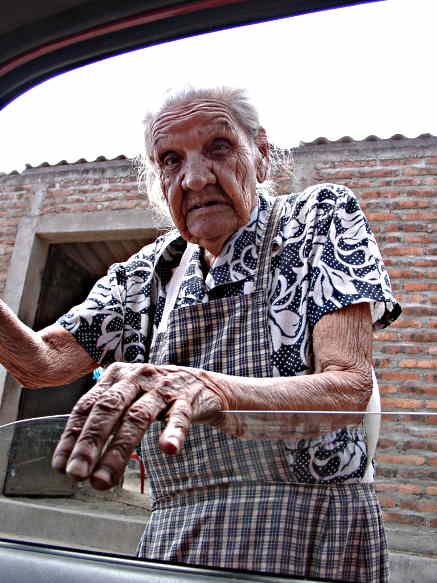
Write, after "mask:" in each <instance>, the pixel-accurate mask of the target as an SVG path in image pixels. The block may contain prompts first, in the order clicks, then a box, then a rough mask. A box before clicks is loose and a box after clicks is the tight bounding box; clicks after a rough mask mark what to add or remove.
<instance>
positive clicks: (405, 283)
mask: <svg viewBox="0 0 437 583" xmlns="http://www.w3.org/2000/svg"><path fill="white" fill-rule="evenodd" d="M397 138H399V139H397ZM294 160H295V172H294V175H293V176H291V177H290V172H289V171H288V170H287V169H285V170H284V171H283V172H281V171H279V170H278V171H277V172H276V175H275V180H276V183H277V185H278V189H279V191H282V192H288V191H291V190H294V191H297V190H301V189H302V188H304V187H306V186H309V185H311V184H314V183H316V182H336V183H341V184H345V185H347V186H349V187H350V188H352V189H353V190H354V192H355V193H356V194H357V196H358V198H359V200H360V202H361V205H362V207H363V208H364V210H365V212H366V214H367V217H368V218H369V221H370V223H371V226H372V228H373V230H374V232H375V234H376V237H377V240H378V242H379V245H380V247H381V251H382V254H383V257H384V260H385V263H386V265H387V267H388V270H389V273H390V276H391V280H392V284H393V288H394V290H395V292H396V294H397V297H398V299H399V300H400V302H401V303H402V306H403V314H402V316H401V318H400V319H399V320H398V321H397V322H396V323H395V324H393V325H392V326H391V327H389V328H388V329H386V330H383V331H379V332H378V333H376V334H375V344H374V355H375V364H376V370H377V376H378V379H379V382H380V390H381V393H382V401H383V407H384V409H386V410H390V411H407V410H414V411H423V412H427V411H428V412H429V411H437V342H436V341H437V240H436V236H435V230H436V224H437V220H436V219H437V204H436V203H437V188H436V187H437V139H436V138H434V137H431V136H422V137H419V138H415V139H405V138H403V137H401V136H398V137H395V138H392V139H389V140H379V139H376V138H370V139H367V140H364V141H360V142H355V141H353V140H349V139H344V140H340V141H338V142H327V141H325V140H319V141H317V142H315V143H311V144H304V145H302V146H301V147H299V148H297V149H296V150H295V151H294ZM0 194H1V199H0V291H1V290H2V289H3V287H4V281H5V277H6V272H7V267H8V264H9V260H10V256H11V253H12V249H13V245H14V240H15V233H16V228H17V224H18V222H19V220H20V218H21V217H22V216H24V215H26V214H47V213H58V212H63V213H75V212H84V211H90V212H91V211H101V210H108V209H122V208H125V209H126V208H144V207H147V206H148V202H147V199H146V198H145V197H144V196H143V195H140V194H138V190H137V186H136V178H135V172H134V170H133V168H132V164H131V162H130V161H129V160H126V159H118V160H114V161H105V160H104V159H102V160H100V161H96V162H93V163H81V164H76V165H64V164H61V165H58V166H53V167H42V168H35V169H28V170H26V171H25V172H23V173H22V174H12V175H3V176H2V175H0ZM378 476H379V480H378V490H379V493H380V500H381V503H382V506H383V508H384V510H385V517H386V521H387V524H388V525H389V527H390V526H392V527H393V529H394V530H396V529H397V530H400V529H402V528H413V529H414V528H415V527H420V528H422V530H423V531H426V532H429V533H432V531H433V529H437V420H436V419H435V418H433V417H431V416H428V417H427V416H426V415H424V416H421V417H420V418H419V417H417V418H416V417H413V416H410V417H407V418H405V417H402V418H397V417H396V416H392V417H389V418H386V419H384V422H383V432H382V438H381V441H380V447H379V454H378ZM399 544H401V543H399ZM408 544H410V541H407V545H408ZM421 544H422V547H420V548H419V549H417V550H418V551H420V550H421V551H424V552H427V553H436V552H437V551H436V549H435V542H434V547H433V548H432V545H431V544H430V546H429V547H430V548H429V549H428V548H425V549H424V546H425V547H426V544H424V543H421ZM407 548H408V549H409V550H411V549H410V547H408V546H407Z"/></svg>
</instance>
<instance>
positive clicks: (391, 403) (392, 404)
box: [381, 397, 424, 410]
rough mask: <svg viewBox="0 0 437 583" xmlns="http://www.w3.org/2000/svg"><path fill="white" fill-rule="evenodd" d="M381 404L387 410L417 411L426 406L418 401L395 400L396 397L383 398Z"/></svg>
mask: <svg viewBox="0 0 437 583" xmlns="http://www.w3.org/2000/svg"><path fill="white" fill-rule="evenodd" d="M381 403H382V405H383V407H384V408H385V409H389V408H390V409H411V410H416V409H420V408H422V407H423V406H424V404H423V401H419V400H417V399H395V398H394V397H383V398H382V399H381Z"/></svg>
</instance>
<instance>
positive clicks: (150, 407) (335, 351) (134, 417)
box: [53, 304, 372, 489]
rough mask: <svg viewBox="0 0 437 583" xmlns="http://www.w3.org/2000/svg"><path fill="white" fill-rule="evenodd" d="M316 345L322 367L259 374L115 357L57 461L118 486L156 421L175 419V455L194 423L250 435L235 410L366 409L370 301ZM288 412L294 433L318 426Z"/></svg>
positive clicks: (339, 319)
mask: <svg viewBox="0 0 437 583" xmlns="http://www.w3.org/2000/svg"><path fill="white" fill-rule="evenodd" d="M313 345H314V358H315V371H316V372H315V373H314V374H310V375H304V376H297V377H277V378H255V379H252V378H246V377H232V376H228V375H224V374H220V373H215V372H211V371H204V370H200V369H195V368H190V367H180V366H175V365H168V366H153V365H149V364H126V363H115V364H113V365H111V366H110V367H108V369H107V370H106V372H105V373H104V375H103V377H102V378H101V379H100V380H99V382H98V383H97V384H96V385H95V387H93V389H91V390H90V391H89V392H88V393H87V394H86V395H84V396H83V397H82V398H81V399H80V400H79V401H78V403H77V404H76V406H75V407H74V409H73V411H72V414H71V415H70V419H69V421H68V423H67V426H66V429H65V431H64V434H63V436H62V438H61V440H60V442H59V444H58V447H57V449H56V452H55V455H54V458H53V466H54V467H55V468H56V469H58V470H60V471H67V472H68V473H69V474H70V475H71V476H73V477H75V478H78V479H85V478H88V477H91V481H92V483H93V485H94V486H95V487H96V488H99V489H106V488H109V487H111V486H113V485H114V484H116V483H118V481H119V480H120V478H121V476H122V474H123V470H124V467H125V465H126V463H127V461H128V459H129V456H130V453H131V452H132V451H133V449H134V448H135V447H136V445H137V444H138V443H139V441H140V439H141V438H142V436H143V434H144V433H145V431H147V429H148V428H149V426H150V424H151V423H153V421H155V420H157V419H165V420H166V422H167V424H166V427H165V429H164V431H163V432H162V434H161V437H160V447H161V449H162V450H163V451H164V452H166V453H170V454H171V453H178V452H179V451H181V449H182V448H183V443H184V439H185V437H186V435H187V433H188V431H189V428H190V425H191V423H208V424H210V425H212V426H215V427H218V428H220V429H221V430H223V431H225V432H227V433H229V434H231V435H234V436H239V437H249V438H251V437H252V435H251V423H247V421H246V419H245V418H244V417H240V415H234V414H232V413H226V412H224V411H227V410H228V411H229V410H247V409H249V410H253V411H257V410H258V411H260V410H261V411H263V410H270V411H271V410H282V411H287V410H318V411H325V410H328V411H337V410H340V411H341V410H345V411H363V410H364V409H365V408H366V405H367V401H368V399H369V397H370V394H371V387H372V376H371V346H372V325H371V319H370V310H369V306H368V304H358V305H354V306H349V307H347V308H343V309H342V310H339V311H338V312H335V313H332V314H328V315H326V316H324V317H323V318H322V319H321V320H320V321H319V323H318V324H317V325H316V327H315V329H314V335H313ZM283 417H284V419H285V422H286V423H287V428H288V430H291V431H295V432H298V433H299V434H300V435H302V434H305V433H308V432H313V431H315V432H316V433H317V431H318V427H317V425H318V423H320V421H317V422H315V421H314V419H315V416H314V415H296V416H292V415H285V414H284V416H283ZM319 417H322V415H320V416H319ZM326 417H328V419H326ZM329 417H332V418H331V419H329ZM359 421H360V419H359V418H358V419H357V416H356V415H355V416H353V415H351V416H350V419H345V417H344V416H343V415H340V416H336V415H332V416H329V415H323V422H324V423H326V422H328V423H330V424H331V425H332V427H334V426H344V425H346V424H347V423H353V424H356V423H358V422H359ZM302 424H303V426H302V427H300V425H302ZM315 424H316V427H315ZM263 431H265V428H264V429H263ZM113 432H115V433H114V435H113V437H112V440H111V443H110V445H109V446H108V447H107V448H106V449H104V446H105V444H106V442H107V439H108V437H109V436H110V435H111V434H112V433H113ZM269 437H270V436H269ZM278 437H283V438H286V437H287V435H286V434H284V433H282V434H281V435H279V436H278Z"/></svg>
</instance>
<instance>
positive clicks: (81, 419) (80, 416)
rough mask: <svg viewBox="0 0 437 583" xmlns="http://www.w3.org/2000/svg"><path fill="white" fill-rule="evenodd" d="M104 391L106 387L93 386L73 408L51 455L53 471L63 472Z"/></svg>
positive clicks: (100, 385)
mask: <svg viewBox="0 0 437 583" xmlns="http://www.w3.org/2000/svg"><path fill="white" fill-rule="evenodd" d="M106 389H107V387H106V386H104V385H102V384H99V385H95V386H94V387H93V388H92V389H90V390H89V391H88V392H87V393H86V394H85V395H84V396H83V397H81V398H80V399H79V401H78V402H77V403H76V405H75V406H74V407H73V410H72V411H71V413H70V416H69V418H68V421H67V424H66V426H65V429H64V431H63V433H62V435H61V438H60V440H59V442H58V445H57V446H56V449H55V451H54V453H53V458H52V467H53V469H55V470H57V471H59V472H63V473H64V472H65V468H66V465H67V462H68V459H69V457H70V454H71V452H72V451H73V448H74V446H75V444H76V440H77V438H78V437H79V435H80V433H81V431H82V429H83V426H84V425H85V422H86V419H87V417H88V415H89V413H90V411H91V409H92V408H93V407H94V404H95V402H96V401H97V399H98V398H99V397H100V396H101V395H102V393H103V392H104V391H106Z"/></svg>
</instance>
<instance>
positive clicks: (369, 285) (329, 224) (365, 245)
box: [305, 184, 401, 328]
mask: <svg viewBox="0 0 437 583" xmlns="http://www.w3.org/2000/svg"><path fill="white" fill-rule="evenodd" d="M305 204H306V212H307V214H308V217H309V218H310V220H311V221H312V228H311V229H310V234H311V240H310V241H307V244H308V245H309V249H310V250H309V254H310V257H309V264H310V269H309V279H310V281H309V298H308V318H309V320H310V322H311V325H312V326H315V324H316V323H317V322H318V320H319V319H320V318H321V317H322V316H323V315H324V314H327V313H329V312H333V311H335V310H338V309H341V308H343V307H346V306H348V305H351V304H357V303H361V302H368V303H370V304H371V310H372V320H373V325H374V327H375V328H384V327H385V326H388V325H389V324H390V323H391V322H393V321H394V320H395V319H396V318H397V317H398V316H399V314H400V313H401V308H400V306H399V304H398V303H397V301H396V299H395V297H394V296H393V293H392V290H391V285H390V279H389V276H388V273H387V271H386V269H385V267H384V262H383V260H382V257H381V253H380V251H379V248H378V245H377V243H376V240H375V237H374V235H373V233H372V231H371V229H370V226H369V223H368V221H367V218H366V217H365V215H364V213H363V211H362V210H361V208H360V205H359V203H358V200H357V198H356V196H355V195H354V194H353V192H352V191H351V190H349V189H348V188H346V187H343V186H338V185H332V184H325V185H319V186H318V187H313V190H312V191H311V194H310V195H309V196H308V197H307V198H306V201H305Z"/></svg>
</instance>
